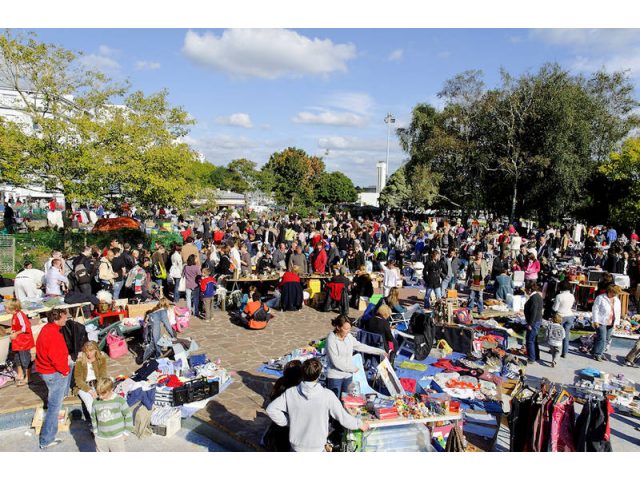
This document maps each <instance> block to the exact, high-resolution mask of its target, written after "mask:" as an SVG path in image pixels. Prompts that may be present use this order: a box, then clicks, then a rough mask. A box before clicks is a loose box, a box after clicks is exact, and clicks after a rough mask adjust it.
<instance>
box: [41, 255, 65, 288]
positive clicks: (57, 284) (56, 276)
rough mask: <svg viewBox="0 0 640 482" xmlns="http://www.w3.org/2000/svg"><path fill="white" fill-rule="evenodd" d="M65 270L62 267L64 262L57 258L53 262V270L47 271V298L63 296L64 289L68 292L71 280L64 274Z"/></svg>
mask: <svg viewBox="0 0 640 482" xmlns="http://www.w3.org/2000/svg"><path fill="white" fill-rule="evenodd" d="M63 271H64V268H63V266H62V260H61V259H57V258H55V259H54V260H53V261H52V262H51V268H49V270H48V271H47V274H46V275H45V279H46V283H47V289H46V295H47V296H62V294H63V288H64V291H66V289H67V287H68V286H69V279H68V278H67V277H66V276H65V275H64V274H62V273H63Z"/></svg>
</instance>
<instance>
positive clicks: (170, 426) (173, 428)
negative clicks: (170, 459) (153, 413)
mask: <svg viewBox="0 0 640 482" xmlns="http://www.w3.org/2000/svg"><path fill="white" fill-rule="evenodd" d="M181 428H182V418H181V417H180V412H178V413H176V414H175V415H173V416H171V417H169V418H168V419H167V422H166V425H151V430H152V431H153V433H155V434H156V435H160V436H161V437H173V436H174V435H175V434H176V433H178V431H179V430H180V429H181Z"/></svg>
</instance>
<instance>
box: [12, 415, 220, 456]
mask: <svg viewBox="0 0 640 482" xmlns="http://www.w3.org/2000/svg"><path fill="white" fill-rule="evenodd" d="M58 438H59V439H61V440H62V443H61V444H60V445H58V446H56V447H52V448H50V449H47V452H95V451H96V444H95V442H94V440H93V435H92V434H91V430H90V427H89V425H88V424H87V423H86V422H84V421H82V420H74V421H73V422H72V423H71V429H70V431H69V432H64V433H59V434H58ZM0 445H1V446H2V450H10V451H11V452H33V451H34V450H38V448H37V445H38V437H37V435H35V433H34V432H33V430H31V429H25V428H16V429H12V430H7V431H4V432H2V433H1V435H0ZM34 446H35V449H34ZM125 447H126V450H127V452H224V451H226V450H225V449H224V448H223V447H221V446H220V445H218V444H216V443H215V442H213V441H211V440H210V439H209V438H207V437H205V436H203V435H200V434H199V433H197V432H195V431H193V430H191V429H188V428H182V429H180V431H179V432H178V433H176V434H175V435H173V436H172V437H161V436H159V435H150V436H148V437H145V438H142V439H138V438H136V437H135V435H131V436H129V438H128V439H127V441H126V442H125Z"/></svg>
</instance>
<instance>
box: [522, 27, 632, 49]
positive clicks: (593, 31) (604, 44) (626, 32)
mask: <svg viewBox="0 0 640 482" xmlns="http://www.w3.org/2000/svg"><path fill="white" fill-rule="evenodd" d="M530 36H531V37H533V38H535V39H539V40H542V41H544V42H546V43H549V44H554V45H564V46H567V47H571V48H573V49H577V50H580V51H594V50H595V51H600V52H606V51H612V50H614V51H615V50H619V49H624V48H626V47H628V46H630V45H634V44H638V43H640V30H638V29H619V28H590V29H579V28H554V29H533V30H531V32H530Z"/></svg>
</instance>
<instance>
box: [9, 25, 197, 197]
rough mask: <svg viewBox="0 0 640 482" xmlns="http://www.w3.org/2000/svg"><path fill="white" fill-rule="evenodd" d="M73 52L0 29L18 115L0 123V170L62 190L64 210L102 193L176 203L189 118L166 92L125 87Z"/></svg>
mask: <svg viewBox="0 0 640 482" xmlns="http://www.w3.org/2000/svg"><path fill="white" fill-rule="evenodd" d="M76 60H77V53H75V52H71V51H69V50H66V49H64V48H62V47H58V46H55V45H49V44H44V43H40V42H38V41H37V39H36V37H35V35H33V34H31V35H29V36H24V35H20V34H19V35H17V36H15V37H14V36H12V35H11V33H10V32H7V33H5V34H4V35H3V36H1V37H0V82H1V83H2V84H4V85H8V86H9V87H10V88H12V89H14V90H15V91H16V93H17V94H18V96H19V98H18V104H17V107H18V108H20V109H21V110H22V111H23V113H24V114H25V116H26V118H27V119H28V122H26V123H14V122H8V121H3V122H1V123H0V134H1V135H2V138H3V142H2V144H1V145H0V159H2V161H0V162H1V164H0V168H2V173H3V176H5V173H7V177H9V179H10V180H11V181H12V182H14V183H17V184H27V183H33V182H42V183H43V184H44V186H45V188H46V189H48V190H51V191H57V192H61V193H63V194H64V196H65V200H66V201H67V202H66V204H67V208H68V209H70V208H71V203H72V202H79V203H84V202H91V201H99V200H103V199H104V198H105V196H109V195H118V196H123V197H124V198H125V199H126V200H127V201H130V202H134V203H137V204H140V205H143V206H148V205H150V204H156V203H171V204H174V205H184V204H185V203H186V201H187V200H188V199H189V198H190V197H191V196H192V195H193V194H194V191H193V189H191V188H190V187H189V184H188V183H187V181H186V178H187V175H186V173H185V172H184V170H185V168H187V167H188V166H190V165H192V163H193V162H194V161H195V153H194V152H193V151H191V149H190V148H189V147H188V146H187V145H186V144H185V143H184V142H182V141H181V139H182V138H183V137H184V136H185V135H186V134H187V133H188V126H189V125H190V124H192V123H193V121H192V120H190V119H189V118H188V116H187V113H186V112H185V111H184V110H183V109H181V108H177V107H171V106H170V105H169V103H168V98H167V97H168V93H167V92H166V91H163V92H159V93H157V94H153V95H149V96H145V95H144V94H143V93H142V92H133V93H130V94H128V88H127V87H126V86H118V85H115V84H113V83H112V82H111V81H110V80H109V79H108V78H107V77H106V76H105V75H104V74H102V73H100V72H95V71H91V70H87V69H85V68H83V67H82V66H81V64H79V63H78V62H77V61H76ZM114 99H124V104H122V105H114V104H113V100H114Z"/></svg>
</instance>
